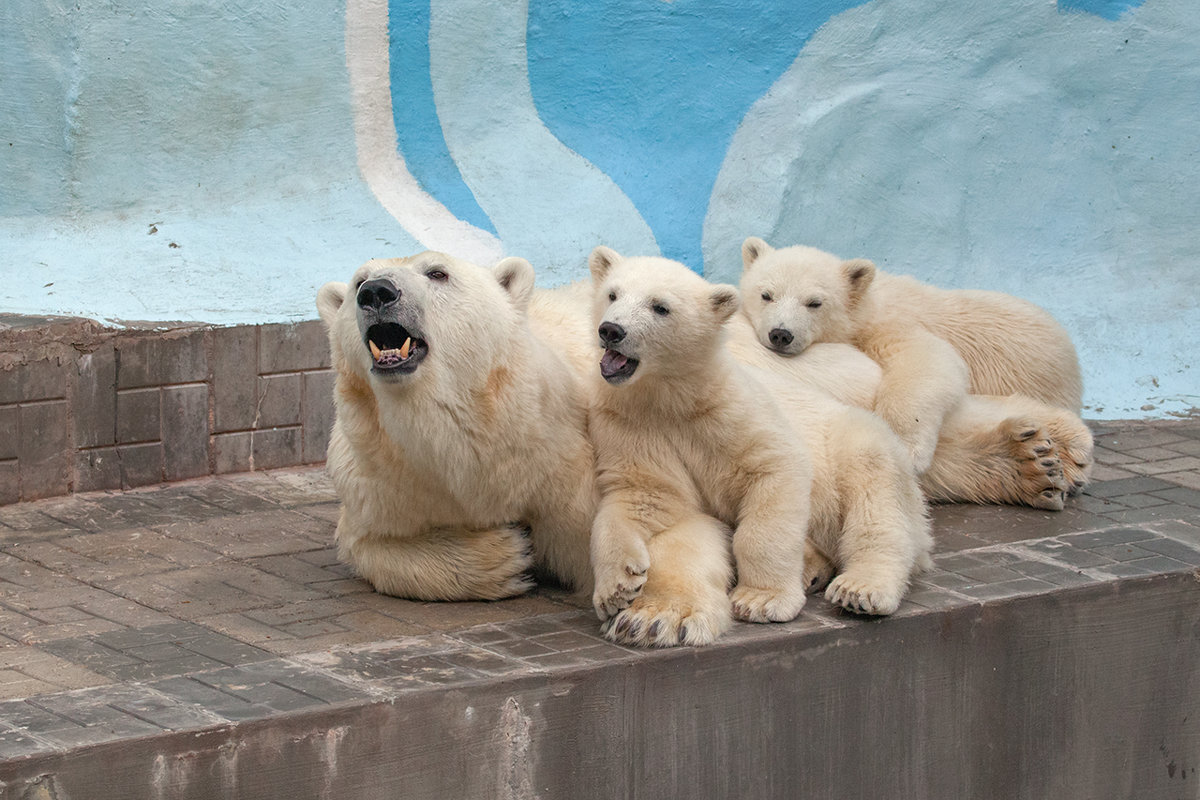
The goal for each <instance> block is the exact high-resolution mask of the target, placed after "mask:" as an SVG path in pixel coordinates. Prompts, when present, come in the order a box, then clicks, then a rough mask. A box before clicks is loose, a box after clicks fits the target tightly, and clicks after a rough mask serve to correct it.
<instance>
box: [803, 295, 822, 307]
mask: <svg viewBox="0 0 1200 800" xmlns="http://www.w3.org/2000/svg"><path fill="white" fill-rule="evenodd" d="M804 305H806V306H808V307H809V308H820V307H821V301H820V300H818V299H816V298H815V297H814V298H813V299H812V300H809V301H808V302H807V303H805V304H804Z"/></svg>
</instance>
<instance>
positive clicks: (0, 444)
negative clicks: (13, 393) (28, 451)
mask: <svg viewBox="0 0 1200 800" xmlns="http://www.w3.org/2000/svg"><path fill="white" fill-rule="evenodd" d="M20 413H21V412H20V407H19V406H15V405H13V406H0V461H7V460H8V459H10V458H16V457H17V456H18V455H19V454H20V444H21V425H20Z"/></svg>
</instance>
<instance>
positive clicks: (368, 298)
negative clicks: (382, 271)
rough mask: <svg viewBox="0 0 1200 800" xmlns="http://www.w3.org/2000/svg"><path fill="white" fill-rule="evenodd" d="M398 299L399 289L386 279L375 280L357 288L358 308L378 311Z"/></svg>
mask: <svg viewBox="0 0 1200 800" xmlns="http://www.w3.org/2000/svg"><path fill="white" fill-rule="evenodd" d="M399 299H400V289H398V288H397V287H396V284H394V283H392V282H391V281H390V280H388V279H387V278H376V279H375V280H373V281H367V282H366V283H364V284H363V285H362V286H359V287H358V307H359V308H369V309H372V310H374V311H379V310H380V309H382V308H384V307H385V306H390V305H391V304H392V303H394V302H396V301H397V300H399Z"/></svg>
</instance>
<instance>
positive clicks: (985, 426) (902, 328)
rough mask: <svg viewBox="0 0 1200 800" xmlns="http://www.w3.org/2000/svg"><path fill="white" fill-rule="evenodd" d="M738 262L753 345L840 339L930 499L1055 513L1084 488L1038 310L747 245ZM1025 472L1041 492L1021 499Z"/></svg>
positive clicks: (1068, 387)
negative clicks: (863, 361) (855, 352)
mask: <svg viewBox="0 0 1200 800" xmlns="http://www.w3.org/2000/svg"><path fill="white" fill-rule="evenodd" d="M742 263H743V272H742V282H741V288H742V292H743V297H744V299H745V303H744V306H743V308H744V311H745V313H746V316H747V318H748V319H749V321H750V323H751V325H752V326H753V330H754V334H755V336H756V338H757V340H758V342H759V343H761V345H762V346H763V347H764V348H766V349H769V350H773V351H775V352H776V353H778V354H780V355H782V356H794V355H796V354H798V353H802V352H804V351H805V350H806V349H807V348H808V347H809V346H810V345H812V344H813V343H822V342H842V343H846V344H852V345H854V346H856V347H858V348H860V349H861V350H863V351H864V352H865V353H866V354H867V355H869V356H870V357H871V358H872V359H874V360H875V361H876V362H877V363H878V364H879V365H880V366H881V368H882V380H881V382H880V384H879V386H878V391H877V396H876V398H875V401H874V405H873V409H874V410H875V412H876V413H877V414H879V415H880V416H882V417H883V418H884V419H885V420H887V422H888V423H889V424H890V425H891V426H892V429H893V430H895V431H896V433H897V434H898V435H899V436H900V437H901V439H902V440H903V441H904V442H905V443H906V444H907V445H908V447H909V451H910V454H911V457H912V461H913V465H914V467H915V469H916V470H917V472H918V473H920V474H921V475H922V479H923V484H924V486H925V488H926V493H927V494H928V495H929V496H930V497H931V498H933V499H952V500H958V499H969V500H973V501H984V502H987V501H991V502H996V501H999V502H1019V503H1025V504H1027V505H1033V506H1037V507H1041V508H1051V509H1060V508H1062V504H1063V496H1064V494H1066V493H1073V492H1075V491H1077V490H1079V489H1080V488H1082V487H1083V486H1084V485H1085V484H1086V481H1087V473H1088V469H1089V467H1090V465H1091V460H1092V459H1091V455H1092V437H1091V433H1090V432H1089V431H1088V429H1087V426H1086V425H1085V424H1084V423H1083V421H1082V420H1080V419H1079V416H1078V414H1079V410H1080V406H1081V403H1082V399H1081V398H1082V382H1081V379H1080V374H1079V362H1078V358H1077V356H1076V354H1075V347H1074V345H1073V344H1072V343H1071V339H1070V337H1069V336H1068V335H1067V332H1066V331H1065V330H1063V328H1062V326H1060V325H1059V324H1058V323H1057V322H1056V321H1055V320H1054V318H1053V317H1051V316H1050V314H1048V313H1047V312H1046V311H1044V310H1043V309H1041V308H1039V307H1037V306H1036V305H1034V304H1032V303H1029V302H1027V301H1025V300H1022V299H1020V298H1017V297H1013V296H1011V295H1006V294H1002V293H1000V292H986V291H969V290H947V289H939V288H937V287H934V286H929V285H927V284H923V283H920V282H919V281H917V280H915V279H913V278H911V277H907V276H897V275H889V274H887V273H884V272H882V271H880V270H878V269H876V267H875V265H874V264H873V263H871V262H870V261H868V260H866V259H862V258H857V259H851V260H848V261H843V260H842V259H840V258H838V257H837V256H834V255H832V254H830V253H826V252H824V251H821V250H818V249H816V248H813V247H804V246H793V247H784V248H779V249H776V248H773V247H771V246H770V245H768V244H767V243H766V242H765V241H763V240H762V239H760V238H758V237H754V236H752V237H750V238H748V239H746V240H745V242H744V243H743V245H742ZM995 456H998V458H996V457H995ZM1014 456H1016V458H1014ZM1022 456H1024V457H1023V458H1022ZM1022 467H1024V470H1025V471H1024V472H1022ZM1031 468H1032V470H1033V472H1034V473H1037V472H1039V471H1040V472H1041V473H1042V474H1041V476H1036V475H1035V477H1042V478H1044V477H1049V478H1052V479H1054V481H1053V483H1052V485H1046V486H1044V488H1042V489H1041V490H1039V491H1036V492H1031V491H1029V489H1030V488H1034V489H1036V488H1037V486H1038V483H1037V481H1034V482H1033V483H1032V484H1031V483H1030V482H1029V481H1028V480H1027V478H1028V477H1029V475H1028V474H1026V473H1028V472H1029V470H1030V469H1031ZM1038 468H1042V469H1041V470H1039V469H1038Z"/></svg>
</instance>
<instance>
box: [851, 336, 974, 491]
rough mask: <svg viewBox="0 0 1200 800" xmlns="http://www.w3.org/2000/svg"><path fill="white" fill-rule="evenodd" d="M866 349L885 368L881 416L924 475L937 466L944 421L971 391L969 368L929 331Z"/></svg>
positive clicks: (880, 340)
mask: <svg viewBox="0 0 1200 800" xmlns="http://www.w3.org/2000/svg"><path fill="white" fill-rule="evenodd" d="M863 349H864V351H865V352H866V353H867V354H868V355H870V356H871V357H872V358H874V359H875V360H876V361H878V362H879V364H880V366H881V367H882V368H883V379H882V381H881V382H880V384H879V390H878V392H877V393H876V396H875V413H876V414H878V415H879V416H881V417H883V419H884V421H885V422H887V424H888V425H889V426H891V429H892V430H893V431H895V433H896V435H897V436H899V437H900V440H901V441H902V442H904V444H905V445H906V446H907V447H908V451H909V457H910V459H911V461H912V466H913V469H914V470H915V471H916V473H917V474H918V475H919V474H921V473H922V472H924V471H925V470H927V469H928V468H929V465H930V463H931V462H932V461H933V454H934V451H935V450H936V449H937V445H938V435H939V432H940V430H941V427H942V422H943V420H944V419H945V418H946V415H947V414H949V413H950V412H951V411H952V410H953V409H954V408H955V406H957V405H958V404H959V403H960V402H961V401H962V398H963V397H965V396H966V394H967V390H968V389H969V387H970V373H969V371H968V370H967V365H966V362H964V361H963V360H962V357H961V356H959V354H958V352H957V351H956V350H955V349H954V347H953V346H952V345H951V344H950V343H949V342H947V341H946V340H944V339H941V338H939V337H937V336H934V335H933V334H931V333H928V332H926V331H923V330H922V331H914V332H909V333H906V334H905V335H904V337H903V338H892V337H891V336H889V334H888V331H886V330H883V331H878V332H876V333H874V334H872V335H870V336H869V338H868V339H866V340H865V341H864V344H863Z"/></svg>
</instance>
